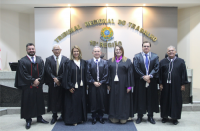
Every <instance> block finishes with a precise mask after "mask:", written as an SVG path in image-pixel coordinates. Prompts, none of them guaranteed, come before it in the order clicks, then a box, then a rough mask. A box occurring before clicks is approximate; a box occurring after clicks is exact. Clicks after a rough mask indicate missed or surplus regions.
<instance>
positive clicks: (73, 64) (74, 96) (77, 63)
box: [62, 46, 87, 125]
mask: <svg viewBox="0 0 200 131" xmlns="http://www.w3.org/2000/svg"><path fill="white" fill-rule="evenodd" d="M85 76H86V61H84V60H83V59H82V53H81V50H80V48H79V47H78V46H74V47H73V48H72V50H71V60H70V61H69V62H68V63H67V64H66V65H65V71H64V75H63V81H62V83H63V87H64V88H65V89H66V90H65V100H64V101H65V103H64V122H65V124H72V125H77V123H82V122H83V121H86V120H87V113H86V77H85Z"/></svg>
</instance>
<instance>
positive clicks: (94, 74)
mask: <svg viewBox="0 0 200 131" xmlns="http://www.w3.org/2000/svg"><path fill="white" fill-rule="evenodd" d="M92 54H93V56H94V58H92V59H90V60H88V65H87V83H88V85H89V92H88V94H89V103H90V104H89V105H90V107H89V108H90V110H91V112H92V124H93V125H94V124H96V119H97V118H99V122H100V123H102V124H104V123H105V122H104V120H103V113H104V112H105V111H106V108H107V101H108V98H107V82H108V64H107V61H106V60H103V59H101V58H100V56H101V48H100V47H99V46H95V47H94V48H93V52H92Z"/></svg>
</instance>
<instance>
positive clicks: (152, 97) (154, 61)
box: [133, 52, 159, 114]
mask: <svg viewBox="0 0 200 131" xmlns="http://www.w3.org/2000/svg"><path fill="white" fill-rule="evenodd" d="M149 61H150V65H149V75H152V76H153V78H150V81H151V82H150V83H149V86H148V87H147V88H148V94H146V87H145V85H146V81H144V80H143V78H142V76H144V75H146V68H145V64H144V59H143V56H142V54H141V53H138V54H136V55H135V57H134V58H133V66H134V67H133V68H134V76H135V88H134V92H133V101H134V106H133V108H134V113H139V114H146V111H147V109H148V111H149V112H156V113H158V112H159V104H158V87H157V84H158V83H157V79H158V76H159V73H158V72H159V57H158V55H157V54H155V53H152V52H151V55H150V57H149ZM147 101H148V103H147V105H148V107H147V105H146V102H147Z"/></svg>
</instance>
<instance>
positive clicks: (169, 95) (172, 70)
mask: <svg viewBox="0 0 200 131" xmlns="http://www.w3.org/2000/svg"><path fill="white" fill-rule="evenodd" d="M175 54H176V49H175V47H173V46H169V47H168V48H167V55H168V57H167V58H164V59H163V60H161V61H160V77H159V83H160V90H161V98H160V106H161V117H162V118H163V119H162V123H165V122H167V121H168V116H170V117H171V118H172V120H173V121H172V122H173V124H174V125H177V124H178V120H177V119H181V110H182V92H181V91H183V90H185V84H187V83H188V80H187V71H186V66H185V61H184V60H183V59H181V58H178V57H176V56H175Z"/></svg>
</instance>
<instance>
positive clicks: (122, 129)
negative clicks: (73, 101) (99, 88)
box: [52, 119, 137, 131]
mask: <svg viewBox="0 0 200 131" xmlns="http://www.w3.org/2000/svg"><path fill="white" fill-rule="evenodd" d="M52 131H137V129H136V127H135V125H134V123H133V121H128V122H127V123H126V124H120V123H117V124H113V123H111V122H110V121H109V120H108V119H105V124H101V123H99V122H98V121H97V123H96V124H95V125H92V119H88V121H86V122H84V123H82V124H78V125H77V126H70V125H65V124H64V122H63V121H58V122H57V123H56V124H55V126H54V128H53V129H52Z"/></svg>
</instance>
